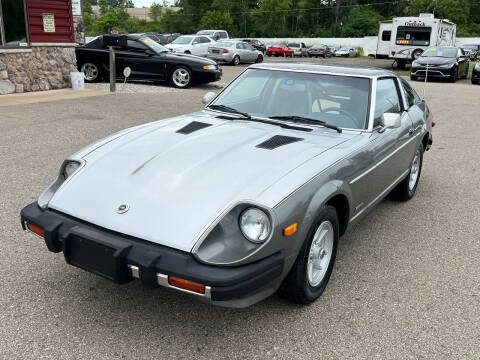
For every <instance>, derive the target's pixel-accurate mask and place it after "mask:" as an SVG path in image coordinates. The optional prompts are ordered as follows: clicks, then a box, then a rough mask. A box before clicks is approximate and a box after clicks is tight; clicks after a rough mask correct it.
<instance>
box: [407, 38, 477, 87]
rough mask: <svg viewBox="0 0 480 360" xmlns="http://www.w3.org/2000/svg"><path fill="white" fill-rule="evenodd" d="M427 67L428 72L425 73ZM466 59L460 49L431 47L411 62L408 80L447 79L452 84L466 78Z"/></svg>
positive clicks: (467, 66) (467, 62)
mask: <svg viewBox="0 0 480 360" xmlns="http://www.w3.org/2000/svg"><path fill="white" fill-rule="evenodd" d="M427 67H428V72H427ZM468 68H469V61H468V57H467V56H465V53H464V52H463V50H462V49H461V48H458V47H453V46H438V47H431V48H428V49H427V50H425V51H424V52H423V53H422V55H420V57H419V58H418V59H417V60H414V61H413V62H412V68H411V70H410V79H412V80H417V79H418V78H419V77H422V78H424V77H425V76H427V77H428V78H430V77H431V78H440V79H448V80H450V81H452V82H455V81H457V80H458V79H460V78H462V79H465V78H466V77H467V76H468Z"/></svg>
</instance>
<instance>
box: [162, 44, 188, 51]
mask: <svg viewBox="0 0 480 360" xmlns="http://www.w3.org/2000/svg"><path fill="white" fill-rule="evenodd" d="M165 47H166V48H167V49H172V50H173V51H181V50H184V49H188V48H190V45H189V44H168V45H165Z"/></svg>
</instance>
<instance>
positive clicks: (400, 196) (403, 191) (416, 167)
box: [392, 143, 424, 201]
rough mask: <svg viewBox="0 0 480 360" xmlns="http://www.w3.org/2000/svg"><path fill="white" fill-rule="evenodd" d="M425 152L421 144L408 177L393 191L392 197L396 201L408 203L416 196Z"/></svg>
mask: <svg viewBox="0 0 480 360" xmlns="http://www.w3.org/2000/svg"><path fill="white" fill-rule="evenodd" d="M423 152H424V149H423V144H422V143H420V145H419V146H418V148H417V150H416V151H415V154H414V156H413V159H412V162H411V164H410V171H409V172H408V175H407V177H406V178H405V179H403V180H402V182H401V183H400V184H398V185H397V186H396V187H395V189H393V192H392V195H393V197H394V198H395V199H397V200H400V201H408V200H410V199H411V198H413V197H414V196H415V192H416V190H417V186H418V182H419V180H420V174H421V173H422V164H423Z"/></svg>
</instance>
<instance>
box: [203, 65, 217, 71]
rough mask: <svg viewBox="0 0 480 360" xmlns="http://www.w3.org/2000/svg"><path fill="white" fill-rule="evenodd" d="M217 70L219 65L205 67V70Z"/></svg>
mask: <svg viewBox="0 0 480 360" xmlns="http://www.w3.org/2000/svg"><path fill="white" fill-rule="evenodd" d="M216 68H217V65H205V66H204V67H203V70H215V69H216Z"/></svg>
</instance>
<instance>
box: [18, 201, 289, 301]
mask: <svg viewBox="0 0 480 360" xmlns="http://www.w3.org/2000/svg"><path fill="white" fill-rule="evenodd" d="M20 216H21V223H22V227H23V229H24V230H26V229H27V228H28V225H29V224H31V225H34V226H36V227H39V228H41V229H43V231H44V236H43V238H44V240H45V244H46V246H47V248H48V250H50V251H51V252H55V253H58V252H63V254H64V257H65V260H66V262H67V263H68V264H71V265H74V266H76V267H79V268H82V269H84V270H87V271H89V272H92V273H95V274H97V275H100V276H102V277H104V278H107V279H109V280H112V281H114V282H116V283H118V284H124V283H127V282H130V281H132V280H133V279H134V278H138V279H140V281H141V283H142V284H143V285H144V286H145V287H146V288H149V289H153V288H156V287H158V286H166V287H169V288H174V289H176V290H180V291H186V292H188V293H190V294H193V295H197V296H199V297H201V298H203V299H204V300H207V301H210V302H212V303H215V304H217V305H224V306H239V307H241V306H248V305H250V304H251V303H254V302H256V301H258V300H261V299H262V298H263V297H266V296H263V297H261V298H258V294H259V293H261V292H262V291H263V292H265V289H267V290H272V289H273V287H272V286H271V284H272V283H275V286H278V283H279V281H280V280H281V279H280V275H281V274H282V272H283V267H284V256H283V254H282V253H281V252H277V253H275V254H273V255H270V256H269V257H267V258H264V259H262V260H260V261H257V262H254V263H251V264H247V265H242V266H236V267H220V266H212V265H206V264H202V263H200V262H198V261H197V260H195V258H194V257H193V256H192V255H191V254H190V253H186V252H183V251H179V250H176V249H172V248H169V247H166V246H162V245H158V244H154V243H151V242H148V241H145V240H142V239H138V238H134V237H131V236H127V235H124V234H119V233H116V232H113V231H110V230H107V229H104V228H101V227H98V226H96V225H93V224H90V223H87V222H84V221H81V220H78V219H75V218H73V217H70V216H68V215H65V214H62V213H59V212H57V211H55V210H42V209H41V208H40V207H39V206H38V205H37V203H36V202H35V203H32V204H30V205H28V206H26V207H25V208H23V209H22V211H21V214H20ZM169 277H177V278H181V279H184V280H187V281H192V282H195V283H198V284H203V285H204V286H205V291H204V292H203V293H196V292H192V291H188V290H185V289H182V288H179V287H175V286H172V285H171V284H170V282H169ZM269 286H270V288H269ZM274 290H276V289H274ZM274 290H272V291H266V292H265V293H266V294H268V295H270V294H271V293H273V292H274ZM268 295H267V296H268ZM249 299H250V300H251V299H253V300H252V301H249Z"/></svg>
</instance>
